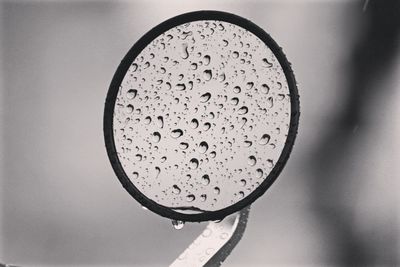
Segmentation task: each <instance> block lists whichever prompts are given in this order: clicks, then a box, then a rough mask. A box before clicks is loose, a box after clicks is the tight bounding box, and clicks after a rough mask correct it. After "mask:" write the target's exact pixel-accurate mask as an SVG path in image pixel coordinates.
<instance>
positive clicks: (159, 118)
mask: <svg viewBox="0 0 400 267" xmlns="http://www.w3.org/2000/svg"><path fill="white" fill-rule="evenodd" d="M157 125H158V127H160V128H163V127H164V119H163V117H162V116H158V117H157Z"/></svg>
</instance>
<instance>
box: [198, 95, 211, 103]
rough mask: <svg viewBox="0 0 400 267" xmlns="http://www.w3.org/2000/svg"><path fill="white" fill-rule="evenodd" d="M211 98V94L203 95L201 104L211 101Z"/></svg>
mask: <svg viewBox="0 0 400 267" xmlns="http://www.w3.org/2000/svg"><path fill="white" fill-rule="evenodd" d="M210 98H211V94H210V93H205V94H202V95H201V96H200V102H201V103H206V102H207V101H208V100H210Z"/></svg>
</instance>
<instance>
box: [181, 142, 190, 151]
mask: <svg viewBox="0 0 400 267" xmlns="http://www.w3.org/2000/svg"><path fill="white" fill-rule="evenodd" d="M188 147H189V144H188V143H185V142H182V143H180V144H179V148H180V149H182V150H186V149H187V148H188Z"/></svg>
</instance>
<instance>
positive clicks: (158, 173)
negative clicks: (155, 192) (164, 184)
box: [154, 167, 161, 178]
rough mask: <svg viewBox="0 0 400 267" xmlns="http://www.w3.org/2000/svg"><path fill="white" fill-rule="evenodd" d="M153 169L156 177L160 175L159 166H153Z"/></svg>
mask: <svg viewBox="0 0 400 267" xmlns="http://www.w3.org/2000/svg"><path fill="white" fill-rule="evenodd" d="M154 169H155V170H156V176H155V177H156V178H157V177H158V176H159V175H160V173H161V169H160V167H155V168H154Z"/></svg>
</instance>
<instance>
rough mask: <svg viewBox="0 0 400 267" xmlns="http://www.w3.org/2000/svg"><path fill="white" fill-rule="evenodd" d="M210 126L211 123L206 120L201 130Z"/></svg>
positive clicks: (205, 129) (206, 129)
mask: <svg viewBox="0 0 400 267" xmlns="http://www.w3.org/2000/svg"><path fill="white" fill-rule="evenodd" d="M210 128H211V123H209V122H206V123H204V124H203V130H204V131H208V130H209V129H210Z"/></svg>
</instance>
